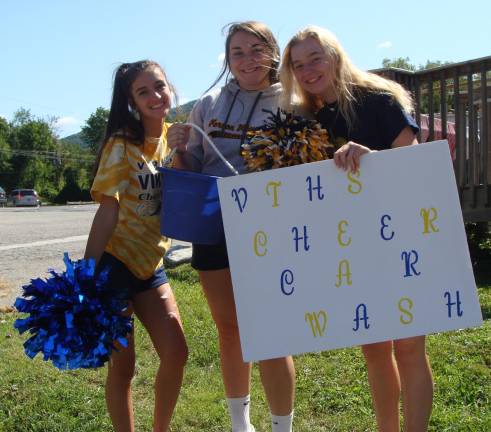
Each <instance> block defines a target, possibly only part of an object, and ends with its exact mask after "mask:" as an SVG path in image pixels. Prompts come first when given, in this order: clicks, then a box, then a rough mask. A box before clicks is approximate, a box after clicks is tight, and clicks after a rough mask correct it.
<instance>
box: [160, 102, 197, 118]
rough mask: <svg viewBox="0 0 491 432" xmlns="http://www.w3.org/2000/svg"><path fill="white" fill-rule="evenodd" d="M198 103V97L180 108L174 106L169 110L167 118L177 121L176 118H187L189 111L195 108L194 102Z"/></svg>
mask: <svg viewBox="0 0 491 432" xmlns="http://www.w3.org/2000/svg"><path fill="white" fill-rule="evenodd" d="M195 103H196V99H195V100H192V101H189V102H186V103H185V104H183V105H180V106H179V109H177V108H172V109H171V110H170V111H169V115H168V116H167V120H168V121H170V122H173V121H176V118H177V119H178V120H186V119H187V117H188V115H189V113H190V112H191V110H192V109H193V106H194V104H195Z"/></svg>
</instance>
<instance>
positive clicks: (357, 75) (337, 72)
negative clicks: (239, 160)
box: [280, 26, 413, 128]
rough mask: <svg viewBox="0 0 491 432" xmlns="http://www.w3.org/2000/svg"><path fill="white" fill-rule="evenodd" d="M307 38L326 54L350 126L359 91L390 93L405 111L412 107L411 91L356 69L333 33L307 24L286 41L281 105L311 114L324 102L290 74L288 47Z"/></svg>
mask: <svg viewBox="0 0 491 432" xmlns="http://www.w3.org/2000/svg"><path fill="white" fill-rule="evenodd" d="M308 38H312V39H315V40H316V41H317V42H319V44H320V46H321V47H322V49H323V50H324V53H325V55H326V57H327V65H328V68H329V76H330V77H331V79H332V81H333V82H332V89H333V91H334V93H335V96H336V99H337V103H338V107H339V111H340V113H341V115H342V116H343V117H344V118H345V119H346V122H347V124H348V127H349V128H351V127H352V126H353V123H354V122H355V121H356V118H355V112H354V108H353V104H354V102H355V101H356V100H357V98H359V97H360V90H362V91H363V90H370V91H375V92H380V93H386V94H389V95H391V96H392V97H393V98H394V99H395V101H396V102H397V103H398V104H399V105H400V106H401V107H402V109H403V110H404V111H406V112H408V113H410V112H412V110H413V100H412V98H411V96H410V94H409V93H408V92H407V91H406V90H405V89H404V88H403V87H402V86H401V85H400V84H398V83H396V82H394V81H391V80H388V79H385V78H382V77H380V76H378V75H375V74H373V73H371V72H365V71H363V70H361V69H358V68H357V67H356V66H355V65H354V64H353V63H351V60H350V59H349V57H348V55H347V54H346V52H345V51H344V49H343V47H342V46H341V44H340V43H339V41H338V40H337V38H336V36H334V34H332V33H331V32H330V31H329V30H326V29H323V28H321V27H317V26H308V27H307V28H305V29H303V30H301V31H299V32H298V33H297V34H295V36H293V37H292V39H291V40H290V41H289V42H288V44H287V46H286V48H285V50H284V52H283V58H282V62H281V67H280V80H281V83H282V85H283V93H282V96H281V105H282V106H283V107H284V108H286V109H293V108H294V107H295V106H297V107H300V108H301V109H304V110H308V111H309V112H311V113H314V112H316V111H318V110H319V109H320V108H321V107H322V105H323V103H324V101H323V100H322V98H321V97H320V96H318V95H313V94H311V93H308V92H307V91H305V90H304V89H302V87H301V86H300V85H299V83H298V82H297V80H296V79H295V75H294V73H293V65H292V59H291V50H292V47H294V46H295V45H296V44H297V43H299V42H302V41H304V40H306V39H308Z"/></svg>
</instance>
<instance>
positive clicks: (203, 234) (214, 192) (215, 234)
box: [158, 167, 224, 244]
mask: <svg viewBox="0 0 491 432" xmlns="http://www.w3.org/2000/svg"><path fill="white" fill-rule="evenodd" d="M158 170H159V171H160V173H161V176H162V178H161V180H162V183H161V184H162V209H161V213H160V232H161V233H162V235H164V236H166V237H170V238H172V239H175V240H183V241H188V242H191V243H198V244H217V243H220V241H221V240H222V239H223V238H224V232H223V222H222V212H221V210H220V200H219V197H218V188H217V179H218V178H219V177H215V176H209V175H205V174H200V173H195V172H190V171H182V170H176V169H172V168H163V167H159V168H158Z"/></svg>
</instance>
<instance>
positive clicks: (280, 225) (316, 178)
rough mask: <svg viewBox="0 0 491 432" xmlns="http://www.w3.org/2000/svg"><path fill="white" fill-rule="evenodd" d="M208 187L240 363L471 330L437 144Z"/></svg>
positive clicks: (456, 215) (469, 275) (469, 282)
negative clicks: (219, 219) (218, 213)
mask: <svg viewBox="0 0 491 432" xmlns="http://www.w3.org/2000/svg"><path fill="white" fill-rule="evenodd" d="M218 188H219V194H220V203H221V208H222V215H223V221H224V227H225V234H226V239H227V249H228V254H229V260H230V268H231V273H232V281H233V289H234V297H235V302H236V306H237V317H238V323H239V331H240V339H241V344H242V353H243V357H244V360H245V361H251V360H262V359H268V358H276V357H281V356H285V355H289V354H299V353H304V352H312V351H322V350H329V349H334V348H341V347H348V346H353V345H361V344H367V343H373V342H378V341H384V340H390V339H399V338H405V337H410V336H416V335H423V334H429V333H435V332H441V331H448V330H453V329H460V328H466V327H472V326H479V325H480V324H481V323H482V316H481V311H480V306H479V301H478V298H477V291H476V284H475V281H474V275H473V272H472V266H471V261H470V257H469V251H468V247H467V241H466V235H465V230H464V225H463V220H462V213H461V209H460V204H459V198H458V194H457V188H456V183H455V178H454V173H453V168H452V162H451V158H450V154H449V151H448V144H447V143H446V141H436V142H433V143H428V144H423V145H417V146H411V147H404V148H398V149H393V150H387V151H380V152H374V153H370V154H366V155H364V156H363V157H362V160H361V164H360V170H359V171H358V172H357V173H350V172H345V171H343V170H341V169H338V168H336V167H335V165H334V162H333V161H331V160H329V161H323V162H316V163H311V164H306V165H298V166H294V167H289V168H282V169H276V170H271V171H264V172H260V173H252V174H246V175H241V176H235V177H228V178H223V179H220V180H219V181H218Z"/></svg>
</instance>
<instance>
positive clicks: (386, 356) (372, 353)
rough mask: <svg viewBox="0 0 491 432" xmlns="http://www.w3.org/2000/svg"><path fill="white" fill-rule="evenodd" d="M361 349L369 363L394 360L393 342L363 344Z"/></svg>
mask: <svg viewBox="0 0 491 432" xmlns="http://www.w3.org/2000/svg"><path fill="white" fill-rule="evenodd" d="M361 350H362V352H363V355H364V357H365V361H366V362H367V363H379V362H381V361H392V342H391V341H385V342H377V343H373V344H368V345H362V347H361Z"/></svg>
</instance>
